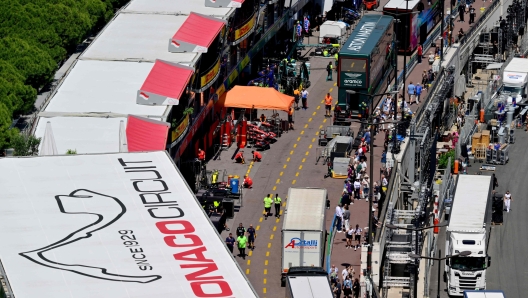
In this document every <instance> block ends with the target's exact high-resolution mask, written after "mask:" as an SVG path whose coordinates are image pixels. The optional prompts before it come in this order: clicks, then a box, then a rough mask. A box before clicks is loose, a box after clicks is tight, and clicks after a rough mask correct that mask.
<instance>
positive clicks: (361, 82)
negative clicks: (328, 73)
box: [339, 72, 367, 88]
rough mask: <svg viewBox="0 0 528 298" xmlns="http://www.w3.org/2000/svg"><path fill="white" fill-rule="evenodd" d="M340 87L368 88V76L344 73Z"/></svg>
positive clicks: (341, 76)
mask: <svg viewBox="0 0 528 298" xmlns="http://www.w3.org/2000/svg"><path fill="white" fill-rule="evenodd" d="M340 78H341V82H340V85H339V87H355V88H367V76H366V75H365V73H357V72H342V73H341V75H340Z"/></svg>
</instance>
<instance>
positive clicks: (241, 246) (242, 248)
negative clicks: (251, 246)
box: [236, 234, 248, 260]
mask: <svg viewBox="0 0 528 298" xmlns="http://www.w3.org/2000/svg"><path fill="white" fill-rule="evenodd" d="M236 242H237V247H238V252H239V254H238V256H239V257H242V259H244V260H245V259H246V246H247V242H248V239H247V237H246V235H245V234H243V235H241V236H238V237H237V241H236Z"/></svg>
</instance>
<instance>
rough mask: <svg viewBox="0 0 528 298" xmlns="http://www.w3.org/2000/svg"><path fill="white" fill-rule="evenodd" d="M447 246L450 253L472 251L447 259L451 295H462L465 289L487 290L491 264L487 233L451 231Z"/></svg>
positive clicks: (447, 274)
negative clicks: (463, 255)
mask: <svg viewBox="0 0 528 298" xmlns="http://www.w3.org/2000/svg"><path fill="white" fill-rule="evenodd" d="M446 246H447V252H448V255H455V254H458V253H460V252H461V251H470V252H471V254H470V255H469V256H465V257H462V256H460V257H453V258H450V259H447V260H446V270H445V275H446V278H447V282H448V293H449V295H452V296H462V295H463V293H464V291H465V290H477V291H478V290H485V289H486V268H487V267H488V266H489V257H488V256H487V252H486V234H485V233H483V234H462V233H450V235H449V240H448V241H447V242H446Z"/></svg>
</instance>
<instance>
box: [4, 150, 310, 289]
mask: <svg viewBox="0 0 528 298" xmlns="http://www.w3.org/2000/svg"><path fill="white" fill-rule="evenodd" d="M13 173H17V174H13ZM0 188H1V189H2V192H0V204H2V208H0V225H1V226H2V228H1V229H0V238H1V239H3V240H4V241H3V245H1V246H0V255H1V256H2V264H1V266H2V267H3V269H4V270H5V272H6V274H7V279H8V280H9V285H8V286H10V289H11V290H10V291H11V292H12V293H13V296H14V297H19V298H30V297H39V296H42V297H54V298H69V297H95V296H97V297H101V298H128V297H130V295H133V296H134V297H172V296H174V297H229V298H233V297H244V298H245V297H258V296H257V295H256V293H255V291H254V290H253V288H252V287H251V285H250V284H249V281H248V280H247V278H246V277H245V274H244V272H243V271H242V270H241V269H240V267H239V266H238V264H237V263H236V261H235V260H234V259H233V257H232V254H231V253H230V251H229V250H228V249H227V247H226V246H225V244H224V242H223V240H222V239H221V238H220V237H219V235H218V233H217V232H216V229H215V227H214V226H213V224H212V223H211V221H210V220H209V218H208V217H207V215H206V214H205V212H204V210H203V208H202V207H201V205H200V204H199V202H198V201H197V200H196V197H195V196H194V194H193V193H192V191H191V190H190V189H189V187H188V185H187V184H186V183H185V180H184V179H183V177H182V176H181V174H180V173H179V172H178V170H177V168H176V167H175V165H174V163H173V162H172V161H171V158H170V156H169V155H168V154H167V152H163V151H159V152H142V153H116V154H95V155H89V154H88V155H75V156H48V157H29V158H23V159H0ZM21 190H23V191H21ZM308 239H312V238H308ZM42 285H46V287H45V288H43V287H42ZM131 293H133V294H131Z"/></svg>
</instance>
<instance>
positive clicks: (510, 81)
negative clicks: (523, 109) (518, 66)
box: [502, 71, 528, 103]
mask: <svg viewBox="0 0 528 298" xmlns="http://www.w3.org/2000/svg"><path fill="white" fill-rule="evenodd" d="M502 83H503V85H504V86H503V89H502V90H503V92H509V94H510V95H509V96H508V103H512V100H513V97H514V95H515V94H516V95H517V96H515V97H516V102H517V103H519V102H521V98H522V99H523V100H524V99H525V98H526V93H528V89H527V88H528V75H527V74H526V73H519V72H511V71H508V72H504V77H503V80H502Z"/></svg>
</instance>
